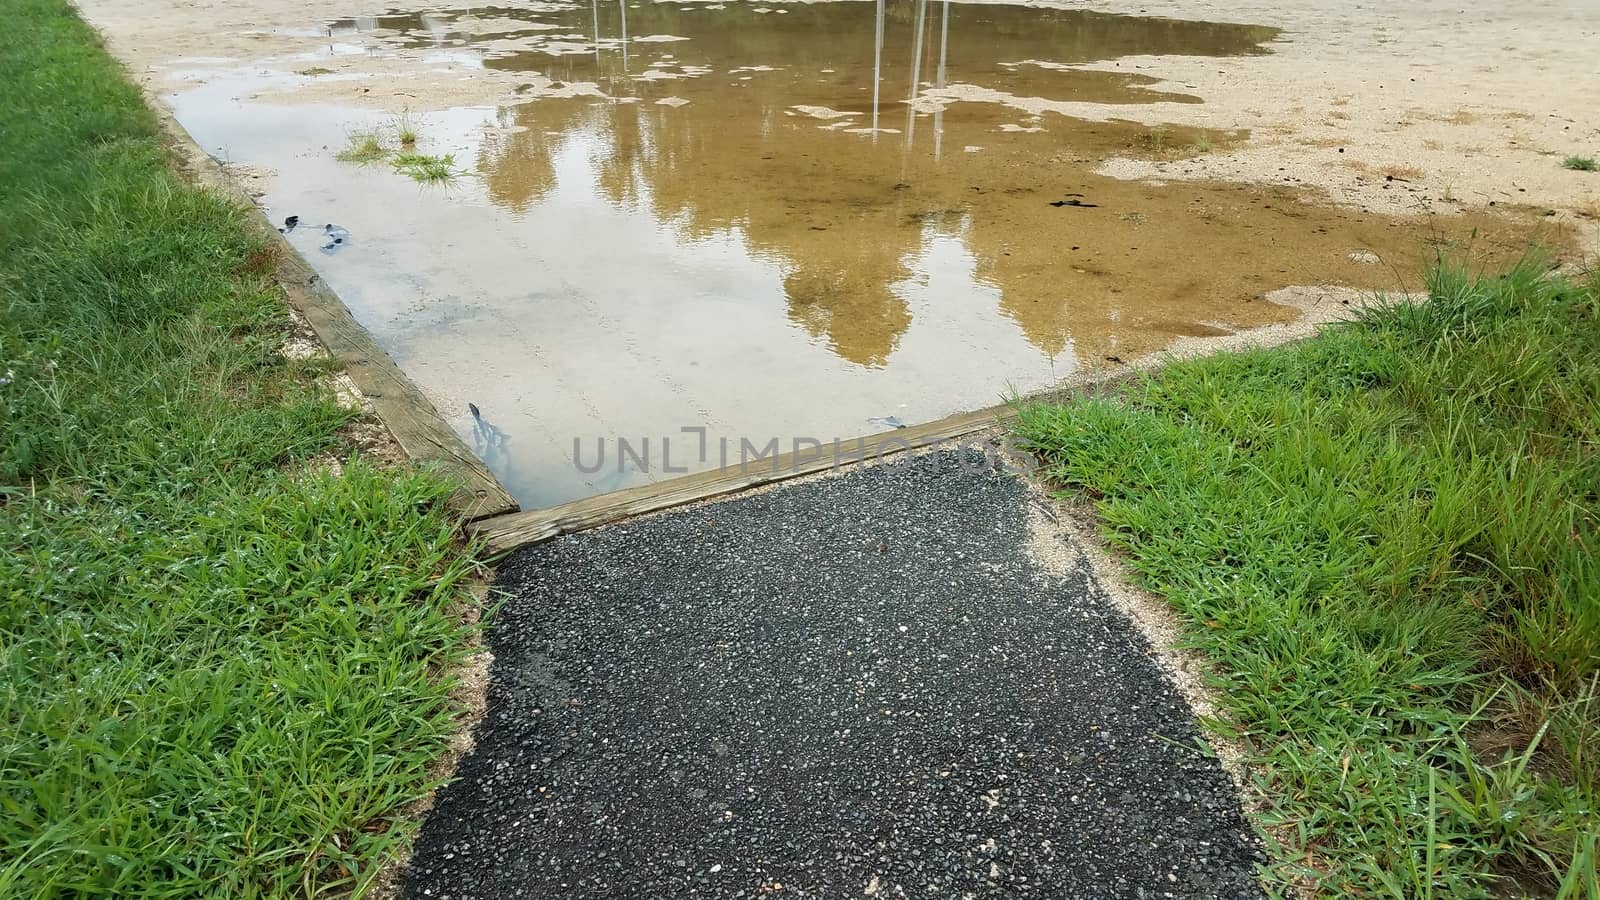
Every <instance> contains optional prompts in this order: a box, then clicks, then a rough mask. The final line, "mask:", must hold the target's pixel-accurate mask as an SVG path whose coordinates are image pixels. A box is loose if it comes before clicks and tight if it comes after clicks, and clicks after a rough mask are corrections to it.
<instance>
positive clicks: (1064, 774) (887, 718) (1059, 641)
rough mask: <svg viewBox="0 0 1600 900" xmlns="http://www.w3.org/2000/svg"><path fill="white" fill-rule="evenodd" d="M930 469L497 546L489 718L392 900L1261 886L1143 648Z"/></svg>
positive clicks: (935, 464) (982, 499) (1086, 582)
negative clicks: (401, 897) (505, 556)
mask: <svg viewBox="0 0 1600 900" xmlns="http://www.w3.org/2000/svg"><path fill="white" fill-rule="evenodd" d="M957 463H958V457H957V456H956V455H955V453H954V451H946V452H940V453H933V454H927V455H923V456H918V457H909V458H904V459H902V460H900V461H898V462H895V463H891V464H886V465H878V466H871V467H863V468H859V469H856V470H853V471H849V472H846V473H843V474H840V475H837V476H834V477H827V478H820V479H814V480H809V481H805V482H799V483H793V484H790V485H788V486H784V487H781V488H778V489H775V490H770V491H766V492H762V493H758V494H753V495H748V496H744V497H741V498H737V499H733V500H730V501H727V502H723V503H717V504H711V505H705V506H699V507H694V508H689V509H684V510H680V511H676V512H673V513H668V514H665V515H661V516H658V517H653V518H649V519H644V520H640V521H636V522H632V523H625V524H621V525H616V526H612V527H609V528H605V529H601V530H598V531H592V532H588V533H585V534H579V535H575V536H569V537H564V538H559V539H556V540H553V541H549V542H547V543H544V544H540V545H537V546H534V547H530V548H528V549H526V550H523V551H521V552H519V553H517V554H515V555H514V556H513V557H511V558H510V559H509V560H508V561H507V562H506V563H505V564H504V566H503V567H502V568H501V570H500V574H499V579H498V582H497V587H498V588H499V589H500V590H501V591H504V592H506V593H507V594H508V597H507V599H506V600H505V603H504V606H503V607H502V608H501V609H500V610H499V612H498V613H497V614H496V615H495V616H494V619H493V625H492V627H491V628H490V630H489V632H488V635H487V640H488V643H489V645H490V647H491V649H492V650H493V652H494V657H495V659H494V664H493V667H492V670H491V683H490V687H489V709H488V714H487V716H486V717H485V719H484V721H483V722H482V724H481V725H480V726H479V728H478V731H477V735H476V746H475V749H474V750H473V752H472V753H471V754H470V755H469V756H468V757H467V758H466V759H465V760H464V761H463V762H462V764H461V767H460V770H459V772H458V775H459V777H458V780H456V781H455V782H453V783H451V784H450V785H449V786H447V787H446V788H444V789H442V790H441V791H440V793H439V796H438V798H437V803H436V805H435V807H434V809H433V811H432V813H431V814H430V816H429V818H428V820H427V822H426V823H425V825H424V828H423V831H422V834H421V836H420V838H419V841H418V845H417V848H416V855H415V858H414V859H413V861H412V865H411V870H410V875H409V881H408V883H407V886H406V894H407V896H410V897H430V898H446V897H456V898H467V897H483V898H490V897H492V898H501V897H519V896H521V897H540V898H546V897H549V898H553V897H585V896H597V897H627V898H658V897H659V898H674V897H705V898H784V897H797V898H798V897H827V898H832V897H902V896H903V897H918V898H964V897H1051V898H1059V897H1070V898H1100V897H1105V898H1123V897H1128V898H1143V897H1149V898H1162V897H1195V898H1199V897H1205V898H1219V897H1226V898H1231V897H1258V896H1261V892H1260V889H1259V887H1258V885H1257V883H1256V880H1255V875H1254V871H1255V867H1256V865H1257V864H1258V863H1259V862H1260V861H1261V855H1260V849H1259V847H1258V845H1257V842H1256V840H1255V838H1254V837H1253V836H1252V834H1251V831H1250V828H1249V827H1248V826H1247V825H1246V823H1245V822H1244V820H1243V819H1242V817H1241V814H1240V811H1239V804H1238V799H1237V796H1236V794H1235V791H1234V787H1233V785H1232V783H1231V781H1230V780H1229V779H1228V777H1227V776H1226V775H1225V774H1224V773H1223V771H1222V769H1221V767H1220V766H1219V765H1218V763H1217V762H1216V760H1215V759H1214V758H1212V757H1211V756H1209V755H1208V754H1207V753H1206V752H1204V751H1202V750H1201V749H1199V748H1200V746H1201V744H1200V741H1199V737H1198V733H1197V731H1196V727H1195V725H1194V723H1193V721H1192V718H1191V716H1190V714H1189V712H1188V709H1187V707H1186V705H1185V704H1184V702H1183V700H1182V698H1181V697H1180V696H1179V695H1178V693H1177V692H1176V691H1175V690H1174V689H1173V688H1172V686H1171V685H1170V684H1169V683H1168V681H1167V680H1166V678H1165V677H1164V676H1163V674H1162V671H1161V668H1160V667H1159V665H1158V664H1157V663H1156V661H1155V660H1154V659H1153V657H1152V655H1151V651H1150V649H1149V647H1148V645H1147V644H1146V642H1145V641H1144V639H1143V638H1142V637H1141V636H1140V635H1139V634H1138V632H1137V631H1136V630H1135V629H1134V628H1133V626H1131V625H1130V624H1129V623H1128V622H1127V621H1126V619H1125V618H1123V616H1122V615H1121V614H1120V613H1118V612H1117V611H1116V610H1115V609H1114V607H1113V606H1112V603H1111V601H1110V599H1109V598H1108V597H1107V596H1106V595H1105V593H1104V592H1103V590H1102V589H1101V588H1100V587H1099V586H1098V585H1097V583H1096V582H1095V580H1094V578H1093V577H1092V575H1091V573H1090V572H1089V571H1088V569H1087V564H1086V563H1083V562H1081V561H1078V562H1074V563H1071V564H1070V565H1066V566H1061V565H1050V564H1047V563H1046V562H1045V561H1043V560H1042V559H1041V558H1040V557H1039V556H1037V555H1035V553H1034V552H1033V551H1031V550H1030V549H1029V548H1030V537H1032V536H1033V535H1031V533H1030V525H1029V523H1030V516H1032V517H1037V516H1038V515H1039V511H1038V509H1037V508H1036V504H1037V501H1036V500H1035V499H1034V497H1033V495H1032V494H1031V493H1030V491H1029V490H1028V489H1027V487H1026V486H1025V485H1024V484H1022V483H1021V482H1020V481H1019V480H1017V479H1016V478H1015V477H1014V476H1013V475H1011V474H1009V473H1005V472H998V471H995V470H994V469H992V468H991V469H987V470H984V471H975V470H974V469H975V467H974V466H972V465H971V464H970V463H971V460H970V459H969V465H968V466H966V467H963V466H961V465H958V464H957ZM1051 539H1053V540H1057V538H1054V536H1053V535H1052V538H1051ZM1065 556H1066V558H1068V559H1072V558H1073V556H1074V554H1071V552H1070V549H1068V550H1067V552H1066V554H1065Z"/></svg>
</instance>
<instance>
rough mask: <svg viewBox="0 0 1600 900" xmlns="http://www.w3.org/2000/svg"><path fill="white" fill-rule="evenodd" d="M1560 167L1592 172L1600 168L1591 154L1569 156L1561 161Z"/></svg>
mask: <svg viewBox="0 0 1600 900" xmlns="http://www.w3.org/2000/svg"><path fill="white" fill-rule="evenodd" d="M1561 168H1563V169H1574V170H1576V171H1579V172H1593V171H1594V170H1595V169H1597V168H1600V165H1597V164H1596V163H1595V161H1594V157H1592V156H1569V157H1567V158H1566V159H1563V160H1562V161H1561Z"/></svg>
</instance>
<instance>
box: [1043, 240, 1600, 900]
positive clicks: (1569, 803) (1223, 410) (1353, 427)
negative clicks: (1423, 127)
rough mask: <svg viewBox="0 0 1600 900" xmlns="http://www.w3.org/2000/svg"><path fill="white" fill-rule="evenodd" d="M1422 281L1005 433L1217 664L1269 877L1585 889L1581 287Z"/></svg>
mask: <svg viewBox="0 0 1600 900" xmlns="http://www.w3.org/2000/svg"><path fill="white" fill-rule="evenodd" d="M1429 287H1430V293H1431V298H1432V299H1431V300H1429V301H1428V302H1427V303H1422V304H1416V305H1411V304H1401V303H1394V304H1389V305H1384V306H1381V307H1379V308H1376V309H1374V310H1371V311H1369V312H1367V313H1366V314H1364V316H1363V317H1362V318H1361V320H1360V321H1358V322H1355V323H1352V324H1349V325H1345V326H1338V327H1334V328H1331V329H1328V330H1326V331H1324V332H1323V333H1322V334H1321V335H1320V336H1318V337H1316V338H1313V339H1311V340H1308V341H1305V342H1303V343H1300V344H1297V345H1294V346H1290V347H1285V348H1279V349H1273V350H1257V351H1251V352H1245V353H1232V354H1223V355H1218V356H1214V357H1210V358H1206V359H1202V360H1193V361H1185V362H1175V363H1173V364H1171V365H1170V366H1168V367H1167V368H1165V369H1164V370H1162V371H1160V372H1158V373H1156V374H1154V375H1152V376H1149V377H1147V378H1145V379H1144V380H1142V381H1140V382H1139V383H1137V384H1135V385H1133V386H1132V387H1130V388H1128V389H1127V390H1126V392H1125V393H1122V394H1120V395H1118V396H1112V397H1103V398H1095V399H1088V400H1083V401H1078V402H1074V403H1071V404H1068V405H1052V404H1046V403H1028V404H1023V405H1022V406H1021V409H1020V413H1021V418H1020V420H1019V424H1018V430H1019V432H1020V434H1021V435H1022V436H1023V438H1024V439H1025V440H1026V441H1027V442H1028V444H1030V445H1031V446H1032V447H1033V448H1034V449H1035V451H1036V452H1038V453H1039V454H1040V456H1041V457H1042V459H1043V460H1044V462H1045V465H1046V469H1045V471H1046V472H1047V473H1048V474H1049V475H1050V476H1052V477H1053V478H1054V479H1056V480H1057V481H1058V483H1060V484H1062V485H1063V486H1066V487H1068V488H1071V489H1077V488H1082V489H1085V490H1087V491H1089V492H1090V493H1091V494H1092V495H1093V496H1094V497H1096V498H1097V500H1096V505H1097V508H1098V511H1099V514H1100V516H1101V518H1102V521H1103V523H1104V527H1105V529H1106V533H1107V534H1108V536H1109V537H1110V539H1111V540H1112V542H1113V543H1114V544H1116V545H1117V546H1118V547H1120V548H1121V549H1123V550H1125V551H1127V553H1128V554H1129V563H1130V565H1131V566H1132V568H1133V569H1134V570H1135V571H1136V572H1137V573H1138V574H1139V575H1140V576H1141V577H1142V578H1143V580H1144V581H1145V583H1146V584H1147V585H1149V586H1150V587H1151V588H1152V589H1154V590H1156V591H1158V592H1160V593H1162V594H1164V595H1165V596H1166V597H1167V599H1168V600H1169V601H1170V602H1171V603H1172V604H1173V606H1174V607H1176V608H1177V609H1178V610H1179V612H1180V613H1181V614H1182V615H1183V617H1184V618H1185V620H1186V622H1187V623H1188V633H1189V637H1190V639H1191V640H1192V641H1193V642H1194V644H1195V645H1196V646H1198V647H1200V648H1202V649H1203V650H1204V651H1205V652H1207V653H1208V654H1209V655H1210V657H1211V658H1212V660H1213V661H1214V663H1215V666H1216V670H1217V676H1218V679H1219V686H1220V688H1221V690H1220V702H1221V703H1222V705H1223V707H1224V709H1225V711H1226V715H1225V716H1223V717H1221V719H1220V720H1219V721H1218V722H1217V723H1216V727H1217V728H1218V730H1220V731H1222V732H1223V733H1225V734H1228V735H1230V736H1233V737H1236V738H1240V739H1243V740H1244V742H1245V743H1246V746H1247V748H1248V752H1249V754H1250V756H1251V757H1252V759H1251V761H1252V762H1253V763H1254V764H1255V765H1256V766H1258V767H1259V769H1260V770H1261V771H1263V772H1264V773H1265V777H1266V778H1267V781H1266V783H1265V784H1264V786H1263V787H1264V789H1265V791H1266V793H1267V796H1268V797H1269V798H1270V799H1271V801H1272V806H1271V808H1270V809H1269V810H1268V811H1266V812H1264V813H1262V814H1260V816H1259V818H1258V822H1259V823H1260V824H1261V825H1262V826H1263V828H1264V830H1266V831H1267V832H1268V833H1269V834H1272V835H1274V836H1275V837H1276V838H1278V839H1279V840H1280V841H1281V842H1282V846H1281V847H1280V849H1279V852H1278V861H1277V864H1276V868H1275V871H1276V872H1277V873H1278V874H1279V875H1280V876H1281V877H1283V878H1284V879H1285V880H1286V881H1287V880H1294V879H1297V878H1304V879H1307V880H1309V881H1310V882H1312V883H1313V887H1314V889H1315V890H1316V892H1317V893H1319V894H1320V893H1327V894H1330V895H1337V896H1389V897H1399V896H1407V897H1427V896H1434V897H1452V898H1466V897H1488V896H1491V895H1496V896H1498V895H1501V894H1500V893H1499V892H1500V891H1502V890H1503V889H1504V888H1506V887H1511V888H1512V892H1513V893H1516V890H1517V887H1514V886H1510V885H1500V884H1499V883H1498V880H1499V879H1502V878H1505V877H1513V876H1514V877H1515V878H1517V879H1518V880H1519V881H1521V885H1520V887H1521V888H1525V889H1529V890H1531V891H1533V892H1534V893H1537V894H1539V895H1540V896H1546V895H1548V896H1563V897H1569V898H1578V897H1595V896H1600V894H1596V893H1595V892H1594V890H1595V869H1594V864H1595V862H1596V859H1597V849H1600V825H1597V821H1596V818H1595V815H1594V810H1596V809H1597V808H1600V699H1597V696H1596V694H1597V682H1600V497H1597V495H1596V493H1595V489H1594V486H1595V485H1596V484H1600V456H1597V455H1596V454H1595V452H1594V448H1595V447H1596V446H1600V355H1597V354H1596V353H1595V352H1594V348H1595V346H1597V345H1600V280H1595V279H1593V278H1592V277H1591V279H1590V280H1588V281H1586V282H1583V283H1570V282H1567V281H1563V280H1561V279H1559V278H1552V277H1549V276H1548V274H1547V272H1546V268H1545V267H1544V266H1540V265H1535V264H1532V263H1528V264H1524V265H1522V266H1519V267H1518V268H1516V269H1515V270H1513V271H1510V272H1508V273H1506V274H1504V275H1502V276H1499V277H1481V278H1475V277H1468V276H1466V275H1464V274H1462V273H1460V272H1457V271H1453V270H1449V269H1441V270H1439V271H1436V272H1435V273H1434V274H1433V275H1432V276H1431V277H1430V282H1429ZM1563 886H1565V888H1566V890H1567V893H1564V894H1563V893H1560V891H1561V890H1562V888H1563ZM1517 895H1518V896H1520V895H1521V894H1520V893H1517Z"/></svg>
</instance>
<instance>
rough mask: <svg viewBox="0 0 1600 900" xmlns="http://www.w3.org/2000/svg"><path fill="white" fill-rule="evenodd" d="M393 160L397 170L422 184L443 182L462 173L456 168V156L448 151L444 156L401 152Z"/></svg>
mask: <svg viewBox="0 0 1600 900" xmlns="http://www.w3.org/2000/svg"><path fill="white" fill-rule="evenodd" d="M392 162H393V163H394V168H395V171H397V172H400V173H403V174H405V175H409V176H411V178H412V179H413V180H415V181H418V182H421V183H422V184H443V183H446V182H449V181H452V180H454V179H455V178H456V176H457V175H459V174H461V173H460V172H458V171H457V170H456V157H455V154H453V153H446V154H445V155H443V156H429V155H427V154H426V153H399V154H396V155H395V157H394V160H393V161H392Z"/></svg>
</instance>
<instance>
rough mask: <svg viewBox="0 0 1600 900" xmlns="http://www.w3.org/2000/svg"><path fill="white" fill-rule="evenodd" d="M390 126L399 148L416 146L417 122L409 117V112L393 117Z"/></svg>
mask: <svg viewBox="0 0 1600 900" xmlns="http://www.w3.org/2000/svg"><path fill="white" fill-rule="evenodd" d="M392 125H393V128H394V136H395V138H396V139H397V140H398V141H400V146H402V147H415V146H416V145H417V122H416V120H415V119H413V118H412V117H411V111H410V110H406V111H405V112H402V113H401V114H400V115H398V116H395V117H394V122H393V123H392Z"/></svg>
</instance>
